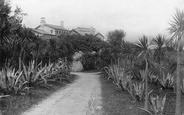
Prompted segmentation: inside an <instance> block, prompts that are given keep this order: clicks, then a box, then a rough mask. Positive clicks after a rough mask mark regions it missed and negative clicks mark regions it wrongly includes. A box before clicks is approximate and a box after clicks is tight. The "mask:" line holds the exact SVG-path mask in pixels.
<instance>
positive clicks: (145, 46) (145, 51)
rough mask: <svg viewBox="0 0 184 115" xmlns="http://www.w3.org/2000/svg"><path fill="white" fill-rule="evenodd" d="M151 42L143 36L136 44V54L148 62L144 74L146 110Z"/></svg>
mask: <svg viewBox="0 0 184 115" xmlns="http://www.w3.org/2000/svg"><path fill="white" fill-rule="evenodd" d="M149 45H150V44H149V42H148V38H147V37H146V36H144V35H143V36H142V38H140V39H139V41H138V42H137V43H135V52H138V57H140V56H141V57H143V59H144V60H145V62H146V67H145V73H144V79H145V94H146V96H145V105H144V109H145V110H148V78H147V74H148V59H149V55H150V50H149Z"/></svg>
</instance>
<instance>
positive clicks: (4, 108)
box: [0, 75, 77, 115]
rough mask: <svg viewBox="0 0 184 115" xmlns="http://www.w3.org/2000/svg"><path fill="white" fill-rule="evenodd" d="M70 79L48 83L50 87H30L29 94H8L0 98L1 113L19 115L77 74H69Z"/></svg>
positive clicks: (75, 77)
mask: <svg viewBox="0 0 184 115" xmlns="http://www.w3.org/2000/svg"><path fill="white" fill-rule="evenodd" d="M71 78H72V79H71V81H70V82H69V81H63V82H62V83H49V85H52V87H51V89H47V88H43V87H36V88H33V89H31V91H30V92H29V94H26V95H18V96H10V97H7V98H2V99H0V110H1V113H2V114H3V115H20V113H22V112H24V111H26V110H28V109H29V108H31V107H32V106H33V105H36V104H38V103H39V102H40V101H42V100H43V99H45V98H47V97H49V96H50V95H51V94H52V93H54V92H56V91H57V90H59V89H61V88H64V86H66V84H68V83H72V82H73V81H74V80H76V79H77V76H75V75H71Z"/></svg>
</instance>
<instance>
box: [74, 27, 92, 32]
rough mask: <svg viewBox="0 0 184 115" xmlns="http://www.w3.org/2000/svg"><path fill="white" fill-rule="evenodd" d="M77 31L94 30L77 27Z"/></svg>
mask: <svg viewBox="0 0 184 115" xmlns="http://www.w3.org/2000/svg"><path fill="white" fill-rule="evenodd" d="M75 30H80V31H86V32H91V30H92V28H85V27H77V28H76V29H75Z"/></svg>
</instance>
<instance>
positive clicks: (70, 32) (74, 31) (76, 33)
mask: <svg viewBox="0 0 184 115" xmlns="http://www.w3.org/2000/svg"><path fill="white" fill-rule="evenodd" d="M72 32H75V33H76V34H77V35H81V34H80V33H79V32H77V31H76V30H74V29H72V30H70V33H72Z"/></svg>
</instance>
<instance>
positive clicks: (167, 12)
mask: <svg viewBox="0 0 184 115" xmlns="http://www.w3.org/2000/svg"><path fill="white" fill-rule="evenodd" d="M11 3H12V6H16V5H17V6H19V7H21V8H22V10H23V12H25V13H27V14H28V16H26V17H25V18H24V21H23V23H24V24H25V25H26V26H27V27H31V28H35V27H36V26H38V25H39V23H40V18H41V17H45V18H46V23H48V24H55V25H59V24H60V21H64V25H65V28H67V29H73V28H76V27H78V26H82V27H94V28H96V30H97V31H99V32H101V33H102V34H103V35H104V36H106V35H107V32H108V31H112V30H115V29H122V30H124V31H125V32H126V33H127V37H126V39H128V40H131V41H132V40H135V39H137V38H139V37H141V36H142V35H143V34H144V35H147V36H150V37H151V36H152V37H154V36H156V35H157V34H168V31H167V28H168V27H169V24H168V23H169V22H171V20H172V16H173V15H174V13H175V9H176V8H179V9H180V10H184V0H11Z"/></svg>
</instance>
